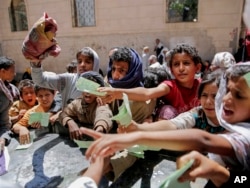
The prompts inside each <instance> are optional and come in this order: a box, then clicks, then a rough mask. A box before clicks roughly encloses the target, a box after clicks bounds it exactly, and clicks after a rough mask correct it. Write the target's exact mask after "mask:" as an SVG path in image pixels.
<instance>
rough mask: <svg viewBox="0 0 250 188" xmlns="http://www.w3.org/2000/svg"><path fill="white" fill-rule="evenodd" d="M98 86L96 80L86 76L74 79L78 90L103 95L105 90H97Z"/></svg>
mask: <svg viewBox="0 0 250 188" xmlns="http://www.w3.org/2000/svg"><path fill="white" fill-rule="evenodd" d="M99 87H100V85H99V84H98V83H96V82H93V81H91V80H88V79H86V78H83V77H80V78H79V79H78V80H77V81H76V88H77V89H78V90H79V91H83V92H86V93H90V94H93V95H96V96H105V95H106V92H99V91H97V89H98V88H99Z"/></svg>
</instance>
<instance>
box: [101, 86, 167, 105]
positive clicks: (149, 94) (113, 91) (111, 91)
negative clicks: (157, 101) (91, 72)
mask: <svg viewBox="0 0 250 188" xmlns="http://www.w3.org/2000/svg"><path fill="white" fill-rule="evenodd" d="M99 91H102V92H107V96H112V100H114V99H122V93H126V94H127V95H128V98H129V99H130V100H133V101H147V100H149V99H153V98H158V97H162V96H164V95H167V94H168V93H169V91H170V88H169V87H168V86H167V85H166V84H163V83H162V84H160V85H158V86H157V87H155V88H144V87H137V88H132V89H123V88H111V87H103V88H100V89H99Z"/></svg>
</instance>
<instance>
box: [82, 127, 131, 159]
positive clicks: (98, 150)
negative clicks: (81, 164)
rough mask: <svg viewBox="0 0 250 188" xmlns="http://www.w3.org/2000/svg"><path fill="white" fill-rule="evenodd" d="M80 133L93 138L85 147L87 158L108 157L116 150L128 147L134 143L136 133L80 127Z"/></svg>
mask: <svg viewBox="0 0 250 188" xmlns="http://www.w3.org/2000/svg"><path fill="white" fill-rule="evenodd" d="M80 131H81V134H86V135H88V136H91V137H92V138H94V139H95V141H94V142H93V143H92V144H91V145H90V146H89V148H88V149H87V151H86V153H85V156H86V158H87V159H90V158H95V157H96V156H102V157H108V156H111V155H113V154H114V153H115V152H116V151H120V150H123V149H125V148H128V147H130V146H132V145H134V143H135V139H136V136H134V135H135V134H136V133H131V134H103V133H99V132H96V131H94V130H92V129H87V128H84V127H81V128H80Z"/></svg>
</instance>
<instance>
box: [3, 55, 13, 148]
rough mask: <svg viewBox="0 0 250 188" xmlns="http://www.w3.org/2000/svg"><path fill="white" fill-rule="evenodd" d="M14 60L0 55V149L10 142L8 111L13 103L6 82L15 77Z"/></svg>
mask: <svg viewBox="0 0 250 188" xmlns="http://www.w3.org/2000/svg"><path fill="white" fill-rule="evenodd" d="M15 74H16V72H15V62H14V61H13V60H12V59H9V58H7V57H4V56H0V96H1V97H0V122H1V123H0V151H2V150H3V148H4V146H5V145H8V144H9V143H10V139H11V138H10V135H9V129H10V127H11V123H10V118H9V114H8V111H9V109H10V107H11V105H12V104H13V101H14V99H13V96H12V94H11V91H12V90H9V88H8V87H7V86H6V83H8V82H10V81H12V80H13V79H14V77H15Z"/></svg>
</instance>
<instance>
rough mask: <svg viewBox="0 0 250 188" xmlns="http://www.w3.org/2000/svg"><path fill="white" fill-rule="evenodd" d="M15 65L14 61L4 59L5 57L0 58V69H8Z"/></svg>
mask: <svg viewBox="0 0 250 188" xmlns="http://www.w3.org/2000/svg"><path fill="white" fill-rule="evenodd" d="M14 64H15V61H14V60H12V59H10V58H8V57H5V56H0V69H5V70H7V69H9V68H10V67H11V66H13V65H14Z"/></svg>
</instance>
